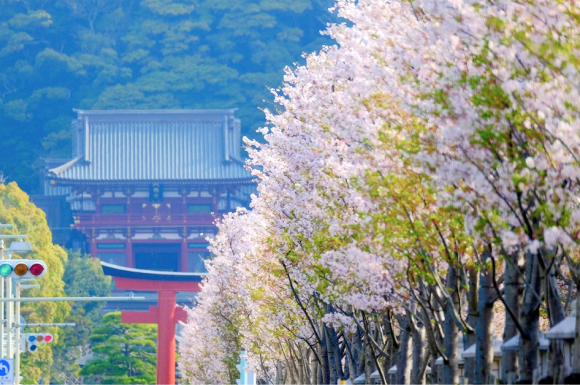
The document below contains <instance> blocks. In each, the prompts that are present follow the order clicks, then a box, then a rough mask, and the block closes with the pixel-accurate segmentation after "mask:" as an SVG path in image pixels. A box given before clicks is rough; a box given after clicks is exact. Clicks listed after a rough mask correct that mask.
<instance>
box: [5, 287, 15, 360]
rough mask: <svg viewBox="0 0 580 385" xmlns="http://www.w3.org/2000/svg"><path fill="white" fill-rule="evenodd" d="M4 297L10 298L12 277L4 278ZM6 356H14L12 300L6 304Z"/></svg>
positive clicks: (11, 296)
mask: <svg viewBox="0 0 580 385" xmlns="http://www.w3.org/2000/svg"><path fill="white" fill-rule="evenodd" d="M5 281H6V297H7V298H8V299H12V298H13V295H12V278H6V279H5ZM6 305H7V306H6V345H7V349H6V353H7V354H6V358H14V339H13V337H12V335H13V333H12V324H13V323H14V302H9V303H8V304H6Z"/></svg>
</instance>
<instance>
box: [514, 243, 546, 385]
mask: <svg viewBox="0 0 580 385" xmlns="http://www.w3.org/2000/svg"><path fill="white" fill-rule="evenodd" d="M525 282H526V286H525V289H524V300H523V303H522V308H521V313H520V325H521V326H522V329H523V330H524V331H525V332H526V333H525V334H524V335H522V336H520V350H519V355H518V364H519V369H520V377H519V381H518V382H519V383H527V384H531V383H532V382H533V381H534V372H535V371H536V369H537V367H538V348H539V345H540V344H539V332H540V305H541V299H540V298H539V295H540V289H541V288H542V286H541V277H540V267H539V265H538V258H537V256H536V255H535V254H532V253H529V252H526V271H525Z"/></svg>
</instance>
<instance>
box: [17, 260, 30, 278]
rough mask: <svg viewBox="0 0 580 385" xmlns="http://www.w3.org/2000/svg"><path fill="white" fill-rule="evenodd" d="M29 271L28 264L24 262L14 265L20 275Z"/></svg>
mask: <svg viewBox="0 0 580 385" xmlns="http://www.w3.org/2000/svg"><path fill="white" fill-rule="evenodd" d="M27 271H28V266H26V265H25V264H24V263H19V264H18V265H16V266H14V273H16V275H18V276H20V277H22V276H23V275H24V274H26V272H27Z"/></svg>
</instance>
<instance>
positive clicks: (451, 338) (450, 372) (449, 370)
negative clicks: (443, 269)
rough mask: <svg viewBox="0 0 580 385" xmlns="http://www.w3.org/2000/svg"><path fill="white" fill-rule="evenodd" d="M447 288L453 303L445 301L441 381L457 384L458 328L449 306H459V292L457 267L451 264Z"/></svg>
mask: <svg viewBox="0 0 580 385" xmlns="http://www.w3.org/2000/svg"><path fill="white" fill-rule="evenodd" d="M447 290H448V291H449V295H451V298H452V299H453V304H449V303H447V302H446V303H445V323H444V329H445V337H444V345H445V355H446V356H447V362H443V383H445V384H457V383H459V369H458V360H459V354H458V351H457V350H458V349H457V345H458V343H457V341H458V338H459V329H458V327H457V325H456V323H455V319H454V317H453V308H452V307H451V306H454V307H455V308H456V309H458V308H459V292H458V291H457V269H456V268H455V267H452V266H450V267H449V271H448V272H447Z"/></svg>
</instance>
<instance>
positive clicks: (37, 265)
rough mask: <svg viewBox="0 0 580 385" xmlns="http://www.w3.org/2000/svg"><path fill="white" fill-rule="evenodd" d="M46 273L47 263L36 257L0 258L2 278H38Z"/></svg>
mask: <svg viewBox="0 0 580 385" xmlns="http://www.w3.org/2000/svg"><path fill="white" fill-rule="evenodd" d="M44 274H46V264H45V263H44V262H42V261H40V260H34V259H4V260H0V277H1V278H38V277H42V276H43V275H44Z"/></svg>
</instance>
